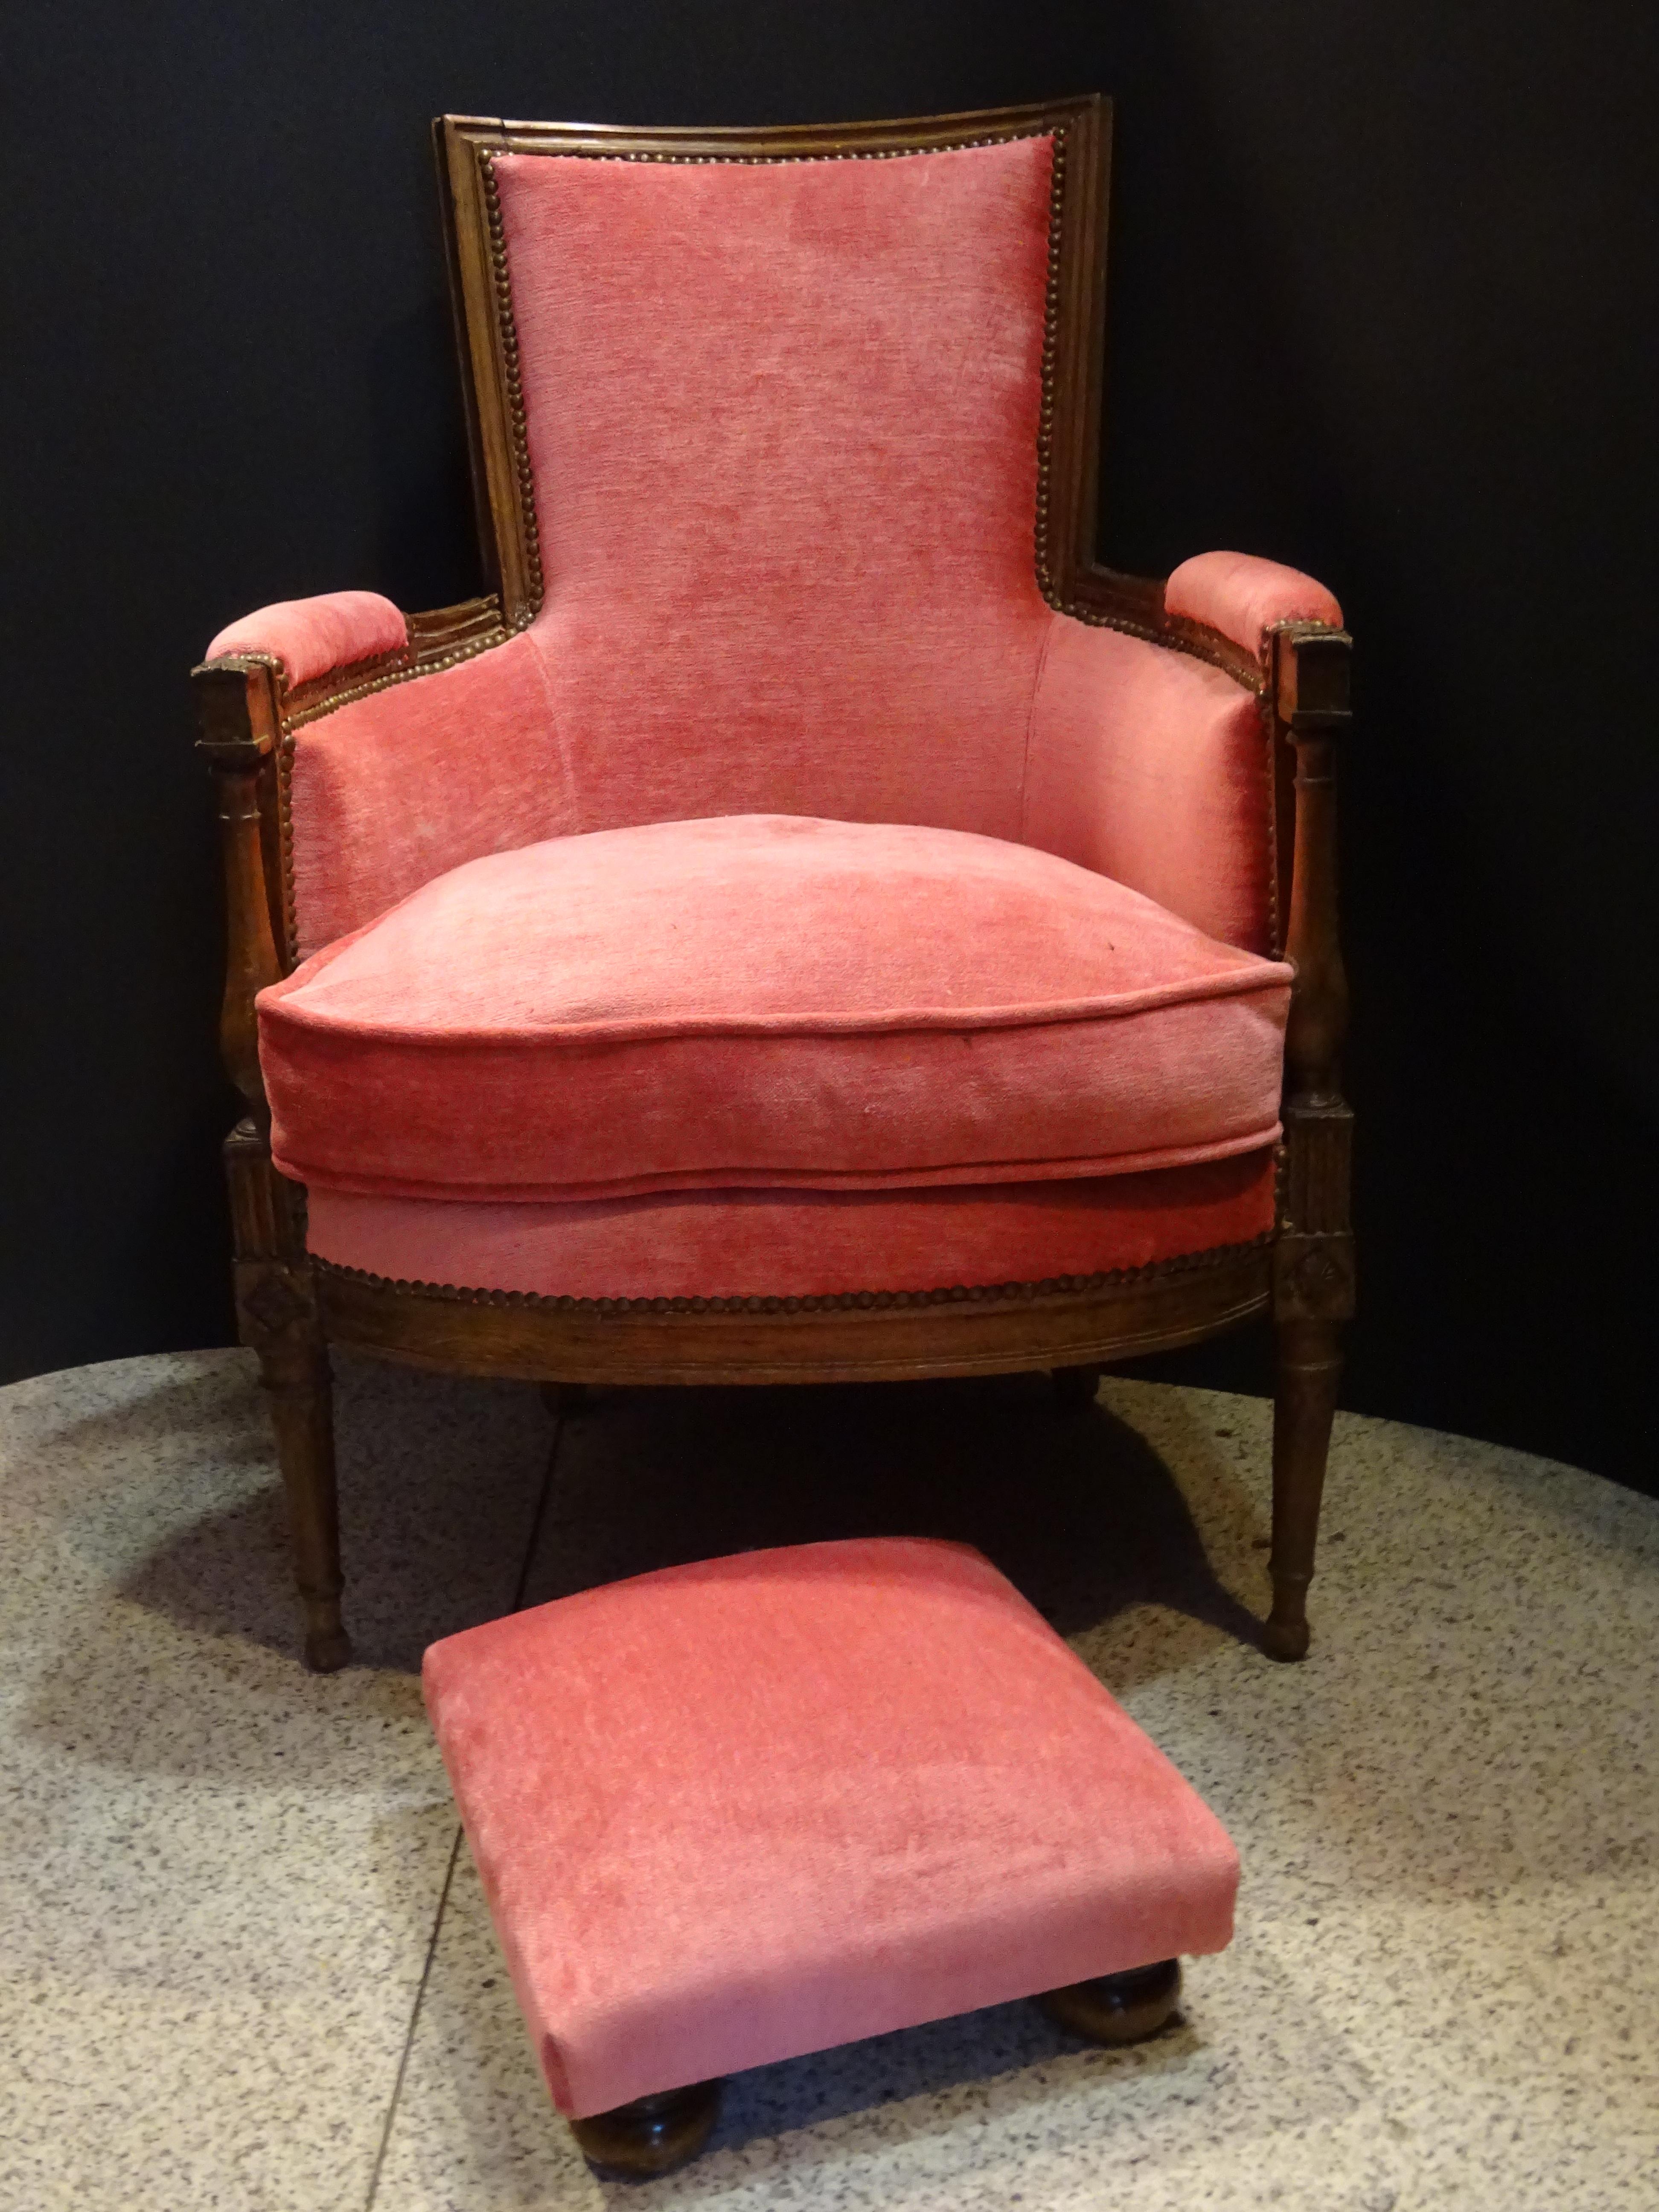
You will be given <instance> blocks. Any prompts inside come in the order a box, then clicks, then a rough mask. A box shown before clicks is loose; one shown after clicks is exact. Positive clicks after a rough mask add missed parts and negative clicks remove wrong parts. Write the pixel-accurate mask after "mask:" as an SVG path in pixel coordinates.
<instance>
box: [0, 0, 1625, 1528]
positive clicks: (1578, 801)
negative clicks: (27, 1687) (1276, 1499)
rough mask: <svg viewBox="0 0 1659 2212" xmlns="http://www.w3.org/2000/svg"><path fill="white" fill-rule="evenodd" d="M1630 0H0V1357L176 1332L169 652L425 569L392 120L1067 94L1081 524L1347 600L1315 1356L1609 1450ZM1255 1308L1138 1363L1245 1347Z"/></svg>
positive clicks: (196, 950) (206, 919)
mask: <svg viewBox="0 0 1659 2212" xmlns="http://www.w3.org/2000/svg"><path fill="white" fill-rule="evenodd" d="M1656 24H1659V16H1656V11H1655V10H1653V9H1651V8H1650V6H1648V5H1646V4H1639V5H1638V4H1630V5H1617V4H1600V5H1598V4H1594V0H1591V4H1585V5H1571V4H1567V0H1562V4H1559V5H1557V6H1547V5H1542V4H1539V0H1505V4H1500V0H1464V4H1462V5H1457V4H1453V5H1446V4H1444V0H1348V4H1337V5H1333V4H1332V0H1255V4H1253V5H1251V6H1249V7H1248V8H1243V7H1239V6H1237V5H1236V4H1233V0H1169V4H1159V0H1122V4H1112V0H1097V4H1094V5H1091V6H1089V7H1087V8H1086V9H1085V8H1078V9H1073V8H1066V7H1048V8H1045V7H1042V6H1041V5H1039V4H1037V3H1036V0H1025V4H1024V5H1023V6H1019V7H1013V6H1008V7H994V6H988V5H982V4H973V0H933V3H932V4H929V3H928V0H840V4H837V5H836V6H832V7H820V8H813V9H807V8H805V7H793V8H792V7H778V6H775V5H774V6H769V7H763V6H760V5H757V4H753V0H733V4H725V5H720V4H710V0H703V4H693V0H659V4H655V5H652V4H648V3H647V0H607V4H605V5H598V4H594V0H572V4H567V5H563V6H550V5H545V4H544V5H541V6H533V5H530V4H526V0H495V4H494V5H492V6H490V7H489V8H483V7H471V8H466V9H462V8H459V7H457V6H450V7H446V6H444V5H442V4H441V0H403V4H401V5H399V6H398V7H397V8H392V7H379V8H369V7H364V6H362V5H352V4H350V0H328V4H318V0H307V4H297V0H289V4H286V5H281V6H276V5H270V6H264V5H254V4H251V0H221V4H219V5H217V6H216V7H213V8H209V7H207V6H204V5H196V6H190V7H186V6H182V5H178V4H173V5H167V4H157V5H153V6H149V7H145V8H132V7H131V6H116V5H114V4H112V0H85V3H84V4H82V5H81V6H79V7H77V8H76V9H60V8H58V7H56V6H46V5H43V4H40V0H27V4H25V5H23V6H21V7H19V6H17V5H16V4H14V7H13V9H12V11H11V14H10V17H9V61H8V64H7V70H6V82H5V84H4V87H3V99H4V101H5V104H6V110H7V112H6V113H5V117H4V126H3V157H0V158H3V161H4V163H5V166H6V170H7V172H8V176H7V182H6V187H5V193H4V198H3V202H0V229H3V238H4V252H5V254H6V256H7V258H8V260H9V264H10V273H9V276H8V279H7V283H6V290H5V302H6V314H5V333H4V339H3V344H4V354H5V364H4V367H5V375H6V379H7V382H8V385H9V391H8V392H7V394H6V397H5V403H4V412H3V415H0V422H3V425H4V430H3V440H0V443H3V448H4V464H3V465H4V470H5V473H6V476H7V477H8V478H9V486H8V489H7V491H6V495H5V498H4V503H3V508H0V548H3V558H4V560H5V562H6V564H7V568H8V571H9V573H8V575H7V578H6V581H5V589H4V596H3V603H0V604H3V614H4V618H5V622H6V624H7V629H8V637H7V641H6V645H5V659H4V671H5V674H4V684H3V693H0V696H3V702H4V739H3V753H0V760H3V768H0V774H3V791H0V836H3V840H4V850H3V854H0V900H3V915H0V987H3V1011H0V1052H3V1055H4V1083H3V1111H4V1115H5V1119H6V1127H5V1132H4V1147H3V1161H4V1176H3V1192H0V1200H3V1208H4V1223H3V1248H0V1267H3V1296H4V1302H5V1303H4V1313H3V1337H0V1361H3V1371H4V1373H5V1374H8V1375H12V1376H15V1375H21V1374H26V1373H29V1372H32V1371H36V1370H42V1369H46V1368H51V1367H55V1366H59V1365H65V1364H73V1363H76V1362H80V1361H84V1360H93V1359H100V1358H110V1357H113V1356H116V1355H118V1354H123V1353H128V1352H143V1351H148V1350H151V1349H154V1348H158V1347H162V1346H179V1345H192V1344H203V1343H213V1342H219V1341H222V1340H225V1339H226V1337H227V1334H228V1323H229V1314H228V1300H227V1296H226V1290H225V1259H224V1255H225V1249H226V1231H225V1225H224V1221H223V1218H222V1202H221V1199H220V1194H219V1186H218V1170H217V1161H216V1147H217V1143H218V1139H219V1138H220V1136H221V1134H222V1130H223V1128H224V1127H225V1125H226V1121H227V1116H228V1111H229V1095H228V1091H227V1090H226V1087H225V1085H224V1084H223V1082H222V1079H221V1078H220V1076H219V1074H218V1073H217V1070H216V1065H215V1060H214V1051H213V1041H212V1039H213V1025H214V1018H215V1007H216V994H217V988H218V951H217V932H218V927H219V923H218V902H217V890H216V878H215V862H214V856H213V850H212V847H211V844H210V836H209V817H208V811H207V803H206V795H205V790H204V782H205V779H204V776H203V775H202V774H201V773H200V771H199V769H198V767H197V763H196V762H195V761H194V759H193V758H192V757H191V748H190V735H191V732H190V729H189V724H188V707H187V700H186V696H185V671H186V670H187V669H188V668H189V666H190V665H191V662H192V660H194V659H196V658H197V657H198V656H199V653H200V652H201V650H202V647H204V644H205V642H206V641H207V639H208V638H209V637H210V635H211V634H212V633H213V631H214V630H215V629H216V628H217V627H218V625H219V624H220V623H222V622H223V621H225V620H226V619H228V617H230V616H232V615H234V614H236V613H239V612H241V611H245V610H246V609H247V608H250V607H252V606H255V605H259V604H261V603H263V602H264V601H266V600H270V599H282V598H287V597H290V596H294V595H297V594H300V593H303V592H313V591H318V590H324V589H329V588H332V587H335V586H342V585H348V584H349V585H358V586H370V587H373V588H375V589H378V590H380V591H383V592H386V593H388V594H389V595H390V596H391V597H392V598H393V599H396V600H398V602H399V604H400V605H404V606H410V607H416V606H425V605H437V604H440V603H441V602H443V601H445V600H447V599H455V598H459V597H461V596H464V595H465V594H466V593H467V592H469V591H470V590H471V589H473V588H476V573H475V568H474V556H473V554H472V550H471V547H472V539H471V527H470V522H469V518H468V514H467V510H466V506H465V483H464V468H463V461H462V455H461V447H460V437H459V415H458V410H457V404H456V400H455V396H454V389H453V374H452V370H451V367H450V362H449V353H448V346H449V341H448V336H447V326H446V320H445V315H446V310H445V308H444V306H443V303H442V294H441V267H440V260H439V252H438V245H437V235H436V226H435V214H434V193H433V189H432V184H431V179H430V173H429V163H428V153H427V141H426V123H427V118H428V117H429V116H431V115H432V114H435V113H436V112H439V111H441V110H442V109H445V108H448V109H454V110H461V111H468V112H475V113H480V114H499V113H502V112H505V113H507V114H509V115H512V114H519V115H530V116H560V117H581V118H599V119H614V120H629V121H641V122H663V123H694V122H739V123H740V122H753V121H766V120H770V121H787V120H793V119H806V118H823V117H834V118H842V117H853V116H862V115H875V114H908V113H916V112H927V111H932V110H940V109H949V108H954V107H966V106H980V105H986V104H992V103H996V102H1000V101H1004V100H1019V99H1026V98H1030V97H1033V96H1036V95H1040V94H1048V93H1053V92H1056V91H1072V90H1078V89H1092V88H1102V89H1104V90H1107V91H1109V92H1111V93H1113V94H1115V96H1116V99H1117V101H1118V160H1117V167H1116V179H1115V191H1116V206H1115V240H1114V246H1113V256H1114V258H1113V270H1112V329H1111V336H1110V375H1109V438H1108V452H1107V456H1106V462H1105V479H1106V489H1105V498H1104V504H1103V516H1104V521H1103V538H1104V550H1105V551H1106V553H1107V555H1108V557H1109V558H1111V559H1112V560H1114V561H1115V562H1117V563H1119V564H1120V565H1123V566H1127V567H1132V568H1143V569H1148V570H1158V571H1160V572H1161V571H1163V570H1164V569H1166V568H1168V567H1169V566H1170V565H1171V564H1172V563H1173V562H1176V561H1177V560H1179V559H1180V558H1182V556H1185V555H1186V554H1188V553H1190V552H1193V551H1196V550H1201V549H1203V548H1206V547H1209V546H1236V547H1240V548H1243V549H1245V550H1251V551H1255V552H1261V553H1266V554H1270V555H1273V556H1277V557H1279V558H1281V559H1285V560H1288V561H1290V562H1293V563H1295V564H1296V565H1297V566H1299V567H1302V568H1309V569H1311V570H1312V571H1313V572H1314V573H1315V574H1318V575H1319V576H1321V577H1322V578H1324V579H1325V580H1328V582H1329V583H1330V584H1331V585H1332V586H1334V588H1335V589H1336V591H1337V592H1338V593H1339V594H1340V597H1341V599H1342V600H1343V603H1344V605H1345V608H1346V611H1347V614H1348V617H1349V621H1350V624H1351V627H1352V629H1353V630H1354V632H1355V634H1356V635H1357V638H1358V695H1359V707H1360V720H1359V722H1358V727H1357V730H1356V732H1355V735H1354V738H1353V741H1352V749H1351V753H1350V757H1349V758H1348V760H1347V761H1346V784H1345V788H1344V799H1343V804H1344V808H1345V824H1344V836H1345V852H1346V926H1347V934H1348V940H1349V945H1350V948H1351V956H1352V970H1353V978H1354V984H1355V994H1356V1006H1357V1020H1356V1030H1355V1039H1354V1046H1353V1050H1352V1060H1351V1086H1350V1087H1351V1089H1352V1093H1353V1096H1354V1098H1355V1101H1356V1103H1357V1105H1358V1109H1359V1110H1360V1113H1361V1115H1362V1116H1363V1119H1362V1121H1361V1125H1360V1126H1361V1148H1360V1154H1359V1191H1358V1222H1359V1229H1360V1231H1361V1235H1362V1237H1363V1239H1364V1242H1363V1246H1362V1261H1363V1267H1364V1279H1363V1297H1364V1311H1363V1318H1362V1321H1361V1322H1360V1324H1359V1326H1358V1328H1357V1329H1356V1332H1355V1335H1354V1342H1353V1353H1352V1365H1351V1370H1350V1383H1349V1388H1348V1391H1347V1402H1348V1403H1349V1404H1351V1405H1352V1406H1355V1407H1360V1408H1362V1409H1364V1410H1368V1411H1372V1412H1376V1413H1388V1414H1391V1415H1395V1416H1399V1417H1402V1418H1405V1419H1413V1420H1419V1421H1425V1422H1431V1423H1433V1424H1436V1425H1442V1426H1446V1427H1450V1428H1454V1429H1459V1430H1463V1431H1472V1432H1474V1433H1477V1434H1480V1435H1482V1436H1485V1437H1493V1438H1498V1439H1500V1440H1505V1441H1512V1442H1515V1443H1519V1444H1522V1445H1524V1446H1526V1447H1528V1448H1529V1449H1534V1450H1537V1451H1541V1452H1546V1453H1549V1454H1553V1455H1558V1456H1561V1457H1564V1458H1566V1459H1570V1460H1573V1461H1576V1462H1580V1463H1582V1464H1583V1465H1587V1466H1589V1467H1591V1468H1598V1469H1601V1471H1603V1472H1605V1473H1608V1474H1615V1475H1619V1476H1620V1477H1622V1478H1624V1479H1626V1480H1635V1481H1638V1482H1641V1483H1643V1484H1644V1486H1650V1487H1659V1483H1656V1479H1655V1477H1656V1461H1655V1456H1654V1455H1653V1452H1652V1449H1651V1444H1650V1434H1651V1431H1650V1428H1649V1427H1648V1425H1647V1416H1646V1410H1645V1407H1644V1405H1643V1403H1642V1402H1641V1399H1640V1396H1639V1392H1640V1390H1641V1389H1642V1388H1643V1387H1644V1383H1645V1381H1646V1378H1645V1376H1644V1373H1643V1370H1644V1354H1645V1353H1648V1352H1650V1347H1651V1346H1652V1344H1653V1342H1654V1326H1653V1324H1654V1302H1653V1300H1652V1297H1651V1295H1650V1291H1649V1289H1648V1284H1647V1279H1646V1271H1647V1269H1648V1268H1649V1267H1650V1265H1651V1254H1652V1250H1653V1244H1652V1239H1651V1230H1652V1225H1653V1219H1654V1211H1655V1209H1654V1206H1653V1200H1654V1196H1655V1184H1656V1176H1655V1169H1654V1152H1655V1139H1656V1127H1655V1124H1656V1120H1659V1112H1656V1108H1659V1037H1656V1023H1655V1015H1654V994H1653V987H1652V980H1651V979H1652V977H1653V975H1654V973H1655V969H1656V954H1659V943H1656V939H1659V926H1656V912H1655V902H1654V899H1653V895H1652V875H1651V864H1650V850H1651V847H1652V842H1653V838H1654V835H1655V803H1654V802H1655V796H1656V781H1659V775H1656V759H1659V731H1656V728H1655V726H1654V722H1655V717H1654V714H1653V712H1652V708H1651V706H1650V700H1651V697H1652V685H1653V680H1654V679H1653V673H1652V671H1653V669H1654V665H1655V663H1656V659H1659V655H1656V649H1655V648H1656V643H1659V641H1656V636H1655V631H1656V627H1659V625H1656V621H1655V617H1654V613H1653V603H1654V597H1655V592H1656V580H1655V576H1654V573H1653V572H1654V566H1655V563H1654V558H1653V553H1652V550H1651V549H1652V547H1653V544H1654V538H1655V529H1656V521H1655V518H1656V515H1659V466H1656V448H1655V437H1654V429H1653V416H1654V392H1653V383H1654V376H1655V369H1656V365H1659V344H1656V340H1659V331H1656V329H1655V316H1654V305H1653V289H1652V271H1653V264H1654V260H1655V239H1654V234H1653V209H1654V206H1655V204H1656V200H1655V191H1654V186H1655V184H1656V181H1659V179H1656V178H1655V177H1654V175H1653V173H1652V167H1651V162H1652V148H1653V145H1654V143H1655V141H1656V135H1659V134H1656V132H1655V129H1654V123H1653V114H1654V106H1653V102H1654V94H1655V91H1656V88H1659V70H1656V60H1659V33H1656ZM1177 1366H1178V1367H1179V1371H1183V1372H1188V1373H1202V1374H1204V1375H1206V1376H1210V1377H1212V1378H1214V1379H1218V1380H1224V1381H1231V1382H1233V1383H1237V1384H1238V1385H1240V1386H1242V1387H1249V1388H1256V1387H1261V1383H1262V1380H1263V1377H1264V1375H1265V1368H1264V1366H1263V1364H1261V1346H1259V1345H1256V1344H1241V1345H1240V1346H1238V1347H1237V1349H1234V1348H1231V1347H1229V1348H1225V1349H1221V1350H1210V1351H1206V1352H1205V1353H1203V1354H1202V1355H1191V1356H1188V1358H1187V1359H1186V1360H1185V1362H1184V1363H1177V1364H1170V1363H1165V1364H1164V1369H1163V1370H1162V1371H1165V1372H1173V1371H1177Z"/></svg>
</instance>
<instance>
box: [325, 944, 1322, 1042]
mask: <svg viewBox="0 0 1659 2212" xmlns="http://www.w3.org/2000/svg"><path fill="white" fill-rule="evenodd" d="M325 950H326V948H325ZM1245 957H1246V958H1247V959H1249V960H1250V961H1252V962H1253V963H1254V962H1258V961H1259V962H1260V966H1259V967H1257V966H1252V967H1249V968H1230V969H1225V971H1224V972H1223V973H1222V974H1220V975H1206V976H1199V977H1195V978H1194V979H1193V980H1192V981H1180V982H1173V983H1147V984H1144V985H1143V986H1142V987H1141V988H1140V989H1139V990H1138V991H1125V992H1123V993H1121V994H1120V995H1119V996H1118V997H1116V998H1115V999H1073V1000H1060V1001H1058V1002H1057V1003H1054V1004H1048V1005H1043V1004H1038V1003H1033V1004H1030V1005H1025V1006H1018V1005H1016V1006H908V1007H906V1008H904V1009H903V1010H902V1012H892V1013H883V1012H870V1013H867V1014H866V1013H842V1014H836V1013H819V1014H787V1013H784V1014H776V1015H771V1016H767V1015H756V1016H752V1017H750V1018H747V1019H745V1018H743V1017H742V1016H740V1015H735V1014H687V1015H682V1016H679V1017H678V1018H674V1019H672V1021H671V1022H665V1021H664V1019H663V1018H662V1017H660V1016H654V1015H645V1014H641V1015H637V1016H635V1017H632V1018H620V1019H617V1020H613V1021H599V1022H581V1023H576V1022H569V1023H562V1024H554V1023H549V1024H545V1025H532V1024H527V1023H526V1024H520V1025H518V1026H515V1027H513V1028H511V1029H508V1028H506V1027H502V1028H499V1029H487V1030H485V1029H479V1030H467V1029H463V1028H461V1027H459V1025H458V1026H456V1027H454V1028H451V1029H446V1030H442V1031H441V1032H439V1033H431V1032H428V1031H425V1030H418V1029H399V1028H398V1027H396V1026H395V1025H394V1024H392V1023H389V1022H366V1021H360V1020H357V1019H355V1018H352V1017H351V1016H349V1015H346V1016H336V1015H333V1014H331V1013H328V1012H322V1011H319V1010H318V1009H316V1008H314V1007H310V1006H304V1005H299V1006H295V1005H292V1004H290V1003H289V998H288V997H287V996H285V997H284V1000H283V1016H282V1018H283V1020H284V1021H286V1022H288V1023H289V1024H292V1025H293V1026H294V1027H295V1028H298V1029H306V1030H312V1031H313V1033H315V1034H319V1035H322V1036H327V1035H329V1034H330V1033H331V1032H337V1033H339V1034H342V1035H347V1036H350V1037H351V1039H352V1040H353V1042H360V1043H374V1044H396V1045H401V1046H403V1047H404V1048H413V1049H416V1050H419V1051H422V1052H449V1051H457V1052H478V1051H489V1050H497V1051H502V1052H508V1051H516V1050H518V1049H519V1048H520V1047H521V1046H524V1045H531V1046H534V1047H537V1048H549V1047H552V1048H557V1047H559V1046H562V1045H569V1046H572V1047H574V1048H581V1047H583V1046H585V1045H615V1044H666V1043H673V1042H677V1041H678V1039H680V1038H682V1037H684V1038H690V1037H711V1036H743V1037H785V1038H787V1037H797V1036H801V1037H805V1036H854V1037H856V1036H908V1035H910V1034H912V1033H913V1032H914V1033H917V1034H921V1035H927V1036H932V1035H936V1034H939V1033H943V1034H944V1035H945V1036H950V1035H951V1033H953V1032H958V1033H960V1034H963V1035H965V1036H981V1035H985V1034H989V1033H1000V1032H1001V1031H1003V1030H1022V1029H1032V1030H1040V1029H1058V1028H1062V1027H1065V1026H1066V1025H1069V1024H1078V1025H1080V1024H1084V1023H1085V1022H1087V1023H1097V1022H1109V1021H1130V1020H1133V1018H1134V1017H1135V1016H1136V1015H1137V1014H1143V1013H1152V1012H1159V1011H1161V1010H1162V1009H1163V1008H1164V1007H1166V1006H1200V1005H1204V1004H1206V1003H1207V1002H1208V1001H1209V1000H1212V999H1243V998H1249V997H1251V996H1253V995H1254V994H1256V993H1257V992H1265V991H1279V990H1283V989H1285V987H1287V986H1288V985H1289V984H1290V983H1291V981H1293V980H1294V976H1293V971H1292V970H1291V969H1290V968H1289V967H1288V965H1287V964H1286V963H1285V962H1283V961H1273V962H1268V961H1261V957H1260V955H1259V954H1255V953H1248V954H1246V955H1245ZM330 964H332V963H330ZM321 972H323V973H326V969H324V970H323V971H321ZM305 987H306V986H305V985H304V984H302V985H301V986H300V988H301V990H303V989H304V988H305Z"/></svg>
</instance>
